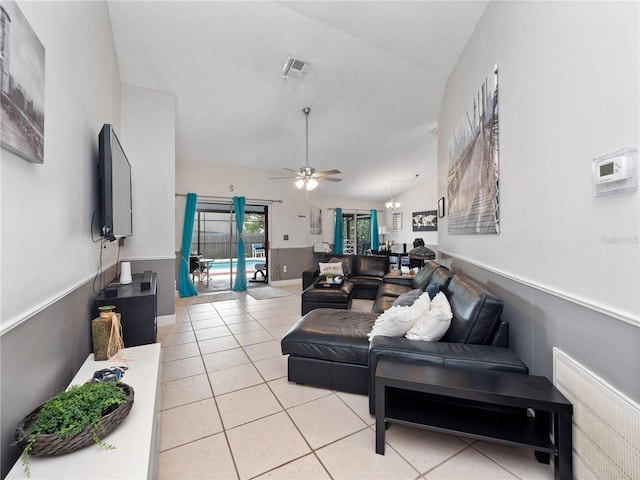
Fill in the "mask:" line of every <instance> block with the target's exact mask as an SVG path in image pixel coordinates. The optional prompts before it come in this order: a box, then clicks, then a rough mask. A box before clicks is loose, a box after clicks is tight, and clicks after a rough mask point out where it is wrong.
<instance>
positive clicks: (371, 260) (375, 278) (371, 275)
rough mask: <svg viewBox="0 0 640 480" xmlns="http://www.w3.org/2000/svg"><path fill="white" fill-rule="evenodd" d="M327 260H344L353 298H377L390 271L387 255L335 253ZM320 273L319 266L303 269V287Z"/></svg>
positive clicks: (314, 279)
mask: <svg viewBox="0 0 640 480" xmlns="http://www.w3.org/2000/svg"><path fill="white" fill-rule="evenodd" d="M325 261H326V262H327V263H328V262H337V261H340V262H342V271H343V272H344V275H345V277H347V278H348V279H349V281H350V282H351V283H352V284H353V291H352V294H351V295H352V298H362V299H366V300H373V299H374V298H376V294H377V292H378V287H380V285H382V280H383V278H384V276H385V275H386V274H387V272H388V271H389V257H387V256H385V255H333V256H331V257H329V258H327V259H326V260H325ZM319 275H320V269H319V268H318V267H316V268H312V269H309V270H305V271H303V272H302V289H303V290H306V289H307V288H309V287H310V286H311V285H312V284H313V282H315V281H316V280H317V278H318V276H319Z"/></svg>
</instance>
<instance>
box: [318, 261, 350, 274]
mask: <svg viewBox="0 0 640 480" xmlns="http://www.w3.org/2000/svg"><path fill="white" fill-rule="evenodd" d="M319 265H320V275H326V274H327V273H330V274H332V275H333V276H334V277H341V276H342V275H344V273H342V262H331V263H322V262H320V263H319Z"/></svg>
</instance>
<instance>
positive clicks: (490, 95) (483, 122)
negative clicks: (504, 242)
mask: <svg viewBox="0 0 640 480" xmlns="http://www.w3.org/2000/svg"><path fill="white" fill-rule="evenodd" d="M448 150H449V152H448V153H449V170H448V172H447V182H448V183H447V201H448V203H449V205H448V206H447V209H448V210H449V212H448V215H447V218H448V231H449V233H450V234H453V235H464V234H491V233H500V209H499V206H500V205H499V197H498V179H499V163H498V66H497V65H496V66H495V67H494V69H493V71H492V72H491V74H490V75H488V76H487V78H486V79H485V81H484V83H483V84H482V85H481V87H480V90H479V91H478V93H477V95H476V98H474V99H473V102H472V103H471V105H470V106H469V108H468V109H467V111H466V113H465V115H464V119H463V120H462V121H461V122H460V125H459V126H458V128H457V129H456V130H455V131H454V132H453V135H452V136H451V138H450V140H449V145H448Z"/></svg>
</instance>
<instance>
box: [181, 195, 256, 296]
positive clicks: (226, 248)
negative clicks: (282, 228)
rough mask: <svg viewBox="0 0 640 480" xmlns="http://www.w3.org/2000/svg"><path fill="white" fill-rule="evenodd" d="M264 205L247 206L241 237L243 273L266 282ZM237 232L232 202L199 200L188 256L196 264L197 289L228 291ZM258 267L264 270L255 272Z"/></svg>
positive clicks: (234, 270) (234, 271) (251, 278)
mask: <svg viewBox="0 0 640 480" xmlns="http://www.w3.org/2000/svg"><path fill="white" fill-rule="evenodd" d="M267 218H268V217H267V207H266V206H264V205H246V207H245V217H244V223H243V234H242V239H243V240H244V244H245V251H246V256H245V263H246V275H247V279H249V280H263V281H265V282H266V276H267V271H268V268H267V267H268V265H267V259H268V255H267V253H268V243H267V238H268V232H267ZM237 252H238V235H237V230H236V227H235V212H234V211H233V204H232V203H211V202H198V205H197V207H196V217H195V221H194V224H193V237H192V243H191V255H192V257H193V258H198V257H199V259H198V260H194V265H195V264H197V265H198V266H199V268H198V270H197V271H195V272H194V274H193V278H194V281H195V285H196V288H197V289H198V291H203V290H212V291H220V290H231V289H232V288H233V284H234V282H235V276H236V268H237V265H238V259H237V258H236V257H237ZM258 270H260V271H261V272H263V273H264V275H262V274H260V273H256V272H257V271H258Z"/></svg>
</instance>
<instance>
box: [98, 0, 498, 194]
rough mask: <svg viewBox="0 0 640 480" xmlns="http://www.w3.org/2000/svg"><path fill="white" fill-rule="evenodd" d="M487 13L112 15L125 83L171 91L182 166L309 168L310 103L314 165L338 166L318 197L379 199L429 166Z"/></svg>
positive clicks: (230, 6) (327, 5)
mask: <svg viewBox="0 0 640 480" xmlns="http://www.w3.org/2000/svg"><path fill="white" fill-rule="evenodd" d="M486 5H487V2H486V1H407V2H404V1H353V2H351V1H319V2H315V1H299V2H274V1H258V2H245V1H229V2H223V1H193V2H191V1H158V2H139V1H131V2H130V1H115V2H109V11H110V15H111V21H112V28H113V35H114V42H115V48H116V54H117V58H118V64H119V69H120V77H121V81H122V82H123V83H126V84H130V85H135V86H140V87H145V88H149V89H155V90H161V91H165V92H171V93H173V94H175V96H176V159H177V160H189V161H195V162H211V163H214V164H220V165H225V164H232V165H236V166H247V167H256V168H263V169H271V170H274V171H273V172H270V173H271V174H272V175H268V176H278V175H280V176H282V174H286V173H285V172H284V171H282V168H292V169H298V168H300V167H302V166H304V165H305V118H304V113H303V112H302V109H303V108H304V107H306V106H309V107H311V113H310V115H309V164H310V165H311V166H313V167H315V168H316V169H317V170H329V169H334V168H336V169H339V170H341V171H342V174H341V175H340V176H341V177H342V178H343V181H342V182H340V183H333V182H322V183H321V185H320V187H319V188H320V189H321V190H322V192H323V193H324V194H326V195H332V196H346V197H352V198H363V199H375V200H382V199H385V198H388V197H389V194H390V189H391V182H392V180H397V181H398V182H397V183H395V187H394V188H395V191H396V192H398V191H400V190H401V189H402V188H403V184H404V185H407V186H408V185H409V183H411V182H402V180H406V179H408V178H411V177H413V176H414V175H415V174H420V175H425V174H427V173H428V172H429V171H432V170H433V169H435V168H436V159H435V153H436V148H435V142H436V140H437V135H436V133H437V118H438V112H439V108H440V102H441V99H442V95H443V93H444V89H445V85H446V82H447V78H448V77H449V74H450V73H451V70H452V68H453V66H454V65H455V63H456V61H457V59H458V57H459V55H460V53H461V51H462V49H463V48H464V46H465V44H466V43H467V41H468V39H469V37H470V35H471V33H472V31H473V29H474V28H475V25H476V24H477V22H478V20H479V19H480V17H481V15H482V13H483V11H484V9H485V7H486ZM289 57H294V58H297V59H300V60H302V61H304V62H307V63H308V66H307V67H308V69H307V70H306V72H305V73H303V74H302V75H300V76H299V78H283V77H282V76H281V74H282V67H283V65H284V64H285V62H286V60H287V58H289ZM278 170H279V171H278ZM265 181H267V180H265ZM268 181H271V182H283V186H285V185H286V186H287V188H294V187H293V185H292V184H290V183H286V182H288V180H268ZM291 183H292V182H291Z"/></svg>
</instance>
